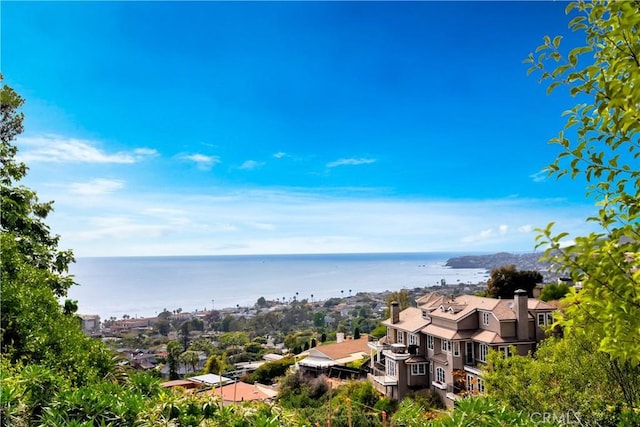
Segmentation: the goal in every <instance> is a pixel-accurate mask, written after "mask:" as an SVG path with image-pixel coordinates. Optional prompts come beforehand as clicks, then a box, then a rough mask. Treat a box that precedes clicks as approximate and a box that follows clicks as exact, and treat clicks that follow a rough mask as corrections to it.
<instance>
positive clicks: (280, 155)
mask: <svg viewBox="0 0 640 427" xmlns="http://www.w3.org/2000/svg"><path fill="white" fill-rule="evenodd" d="M286 156H287V153H285V152H283V151H278V152H277V153H275V154H274V155H273V157H275V158H276V159H281V158H283V157H286Z"/></svg>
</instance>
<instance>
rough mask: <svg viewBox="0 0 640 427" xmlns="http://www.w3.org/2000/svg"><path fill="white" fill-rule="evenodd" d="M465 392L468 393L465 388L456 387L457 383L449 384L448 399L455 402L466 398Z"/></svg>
mask: <svg viewBox="0 0 640 427" xmlns="http://www.w3.org/2000/svg"><path fill="white" fill-rule="evenodd" d="M464 393H466V390H465V389H463V388H460V387H456V385H455V384H447V395H446V396H447V399H449V400H452V401H454V402H455V401H458V400H461V399H464Z"/></svg>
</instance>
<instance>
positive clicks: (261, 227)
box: [247, 222, 276, 231]
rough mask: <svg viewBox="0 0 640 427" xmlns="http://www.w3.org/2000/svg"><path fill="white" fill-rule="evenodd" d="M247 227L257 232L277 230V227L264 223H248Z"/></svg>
mask: <svg viewBox="0 0 640 427" xmlns="http://www.w3.org/2000/svg"><path fill="white" fill-rule="evenodd" d="M247 226H249V227H252V228H255V229H256V230H262V231H272V230H275V229H276V227H275V225H273V224H266V223H264V222H248V223H247Z"/></svg>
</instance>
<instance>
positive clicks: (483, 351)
mask: <svg viewBox="0 0 640 427" xmlns="http://www.w3.org/2000/svg"><path fill="white" fill-rule="evenodd" d="M487 353H489V346H488V345H486V344H480V345H479V346H478V360H479V361H481V362H484V361H486V360H487Z"/></svg>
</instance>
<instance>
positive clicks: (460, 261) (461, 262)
mask: <svg viewBox="0 0 640 427" xmlns="http://www.w3.org/2000/svg"><path fill="white" fill-rule="evenodd" d="M541 256H542V253H536V252H534V253H523V254H512V253H508V252H498V253H495V254H492V255H465V256H458V257H453V258H449V259H448V260H447V263H446V264H445V265H446V266H447V267H450V268H485V269H487V270H489V271H491V270H493V269H494V268H498V267H502V266H505V265H515V266H516V268H517V269H518V270H534V271H539V272H540V273H541V274H542V275H543V277H544V278H545V280H550V279H553V278H556V276H557V275H556V274H555V273H553V272H550V264H549V263H548V262H545V261H540V257H541Z"/></svg>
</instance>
